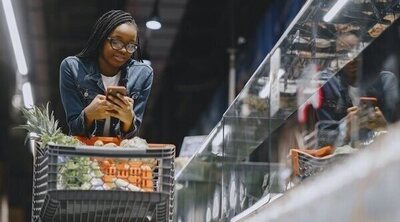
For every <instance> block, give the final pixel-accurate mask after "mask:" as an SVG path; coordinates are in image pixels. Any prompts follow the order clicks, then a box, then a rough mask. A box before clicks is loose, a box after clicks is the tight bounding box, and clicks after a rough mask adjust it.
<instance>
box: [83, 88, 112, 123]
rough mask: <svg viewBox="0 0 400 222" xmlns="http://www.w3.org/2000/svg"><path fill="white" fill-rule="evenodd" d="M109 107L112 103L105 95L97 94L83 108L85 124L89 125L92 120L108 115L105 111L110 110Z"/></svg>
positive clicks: (104, 117)
mask: <svg viewBox="0 0 400 222" xmlns="http://www.w3.org/2000/svg"><path fill="white" fill-rule="evenodd" d="M110 107H112V104H111V103H110V102H109V101H107V99H106V96H105V95H100V94H99V95H97V96H96V97H95V98H94V99H93V100H92V102H91V103H90V104H89V105H88V106H86V107H85V109H84V112H85V123H86V126H87V127H90V126H91V125H92V124H93V122H94V120H98V119H106V118H108V117H110V113H109V112H108V111H107V110H110Z"/></svg>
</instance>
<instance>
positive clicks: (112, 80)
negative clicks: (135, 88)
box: [101, 72, 121, 136]
mask: <svg viewBox="0 0 400 222" xmlns="http://www.w3.org/2000/svg"><path fill="white" fill-rule="evenodd" d="M120 78H121V72H118V73H117V75H115V76H112V77H108V76H105V75H103V74H101V79H102V80H103V85H104V88H105V89H106V91H107V87H109V86H117V85H118V82H119V79H120ZM110 122H111V120H110V117H109V118H107V119H106V120H105V123H104V131H103V136H109V135H110Z"/></svg>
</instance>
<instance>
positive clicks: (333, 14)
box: [323, 0, 349, 22]
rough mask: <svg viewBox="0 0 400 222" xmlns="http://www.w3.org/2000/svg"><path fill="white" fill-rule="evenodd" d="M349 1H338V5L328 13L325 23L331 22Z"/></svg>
mask: <svg viewBox="0 0 400 222" xmlns="http://www.w3.org/2000/svg"><path fill="white" fill-rule="evenodd" d="M348 1H349V0H339V1H337V2H336V4H334V5H333V6H332V8H331V9H330V10H329V11H328V13H326V15H325V16H324V18H323V20H324V22H330V21H331V20H332V19H333V18H334V17H335V16H336V14H337V13H338V12H339V11H340V10H341V9H342V8H343V6H344V5H345V4H346V3H347V2H348Z"/></svg>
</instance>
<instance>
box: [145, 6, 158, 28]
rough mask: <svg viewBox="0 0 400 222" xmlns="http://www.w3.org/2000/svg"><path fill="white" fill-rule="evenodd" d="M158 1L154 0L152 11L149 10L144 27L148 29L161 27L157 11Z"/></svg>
mask: <svg viewBox="0 0 400 222" xmlns="http://www.w3.org/2000/svg"><path fill="white" fill-rule="evenodd" d="M159 3H160V1H159V0H156V1H155V2H154V6H153V11H152V12H151V15H150V17H149V20H148V21H147V22H146V27H147V28H148V29H152V30H158V29H160V28H161V22H160V14H159V11H158V5H159Z"/></svg>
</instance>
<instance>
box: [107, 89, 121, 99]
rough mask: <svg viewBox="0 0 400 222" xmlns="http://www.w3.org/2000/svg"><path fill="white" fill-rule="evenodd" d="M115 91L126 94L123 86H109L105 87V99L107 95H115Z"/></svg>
mask: <svg viewBox="0 0 400 222" xmlns="http://www.w3.org/2000/svg"><path fill="white" fill-rule="evenodd" d="M117 93H119V94H121V95H123V96H126V88H125V87H123V86H109V87H107V92H106V97H107V99H108V96H109V95H112V96H114V97H117Z"/></svg>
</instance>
